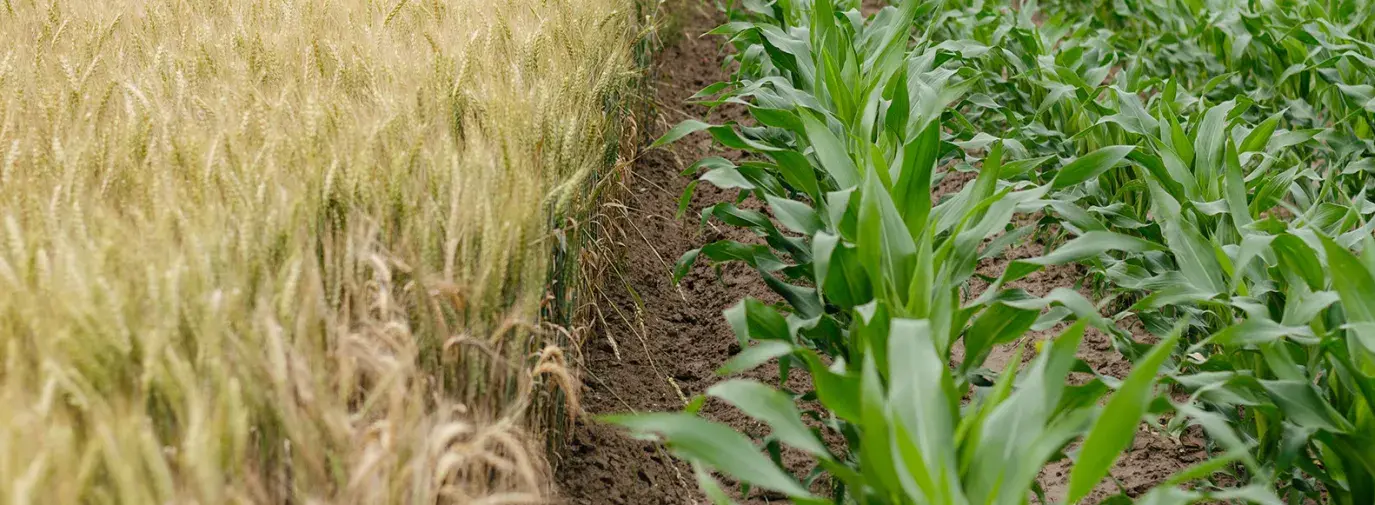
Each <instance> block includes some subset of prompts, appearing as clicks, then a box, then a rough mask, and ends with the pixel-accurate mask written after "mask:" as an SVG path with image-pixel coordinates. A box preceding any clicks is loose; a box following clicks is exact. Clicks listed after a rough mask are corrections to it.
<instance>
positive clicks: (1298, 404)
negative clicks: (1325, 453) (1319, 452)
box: [1260, 380, 1353, 433]
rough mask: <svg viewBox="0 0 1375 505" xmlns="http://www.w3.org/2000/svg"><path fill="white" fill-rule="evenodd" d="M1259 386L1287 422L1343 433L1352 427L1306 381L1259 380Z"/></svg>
mask: <svg viewBox="0 0 1375 505" xmlns="http://www.w3.org/2000/svg"><path fill="white" fill-rule="evenodd" d="M1260 385H1261V387H1263V388H1265V392H1266V393H1267V394H1269V396H1270V399H1271V400H1273V401H1274V402H1275V405H1278V406H1279V408H1280V411H1281V412H1283V413H1284V416H1285V417H1286V418H1287V419H1289V420H1290V421H1291V422H1293V423H1295V424H1298V425H1299V426H1303V427H1307V428H1317V429H1320V430H1326V431H1329V432H1336V433H1345V432H1348V431H1351V430H1352V429H1353V426H1351V423H1350V422H1349V421H1347V420H1346V419H1345V418H1343V417H1342V416H1341V414H1339V413H1337V411H1336V410H1334V409H1333V408H1332V405H1330V404H1328V403H1327V401H1326V400H1324V399H1323V398H1322V395H1321V394H1320V393H1318V390H1317V388H1315V387H1314V386H1313V384H1311V383H1309V382H1307V381H1292V380H1274V381H1270V380H1262V381H1260Z"/></svg>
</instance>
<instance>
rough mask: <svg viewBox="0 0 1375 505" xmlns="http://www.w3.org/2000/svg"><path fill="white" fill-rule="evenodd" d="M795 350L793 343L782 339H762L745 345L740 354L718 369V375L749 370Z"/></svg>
mask: <svg viewBox="0 0 1375 505" xmlns="http://www.w3.org/2000/svg"><path fill="white" fill-rule="evenodd" d="M792 352H793V345H792V344H790V343H788V342H784V341H781V340H762V341H759V342H758V343H756V344H755V345H752V346H748V347H745V349H744V350H742V351H740V353H739V354H736V355H735V356H732V357H731V359H729V360H727V361H726V363H725V364H724V365H721V368H718V369H717V370H716V374H717V375H731V374H736V373H740V372H744V371H747V370H753V369H755V368H757V367H759V365H763V364H764V363H768V362H769V361H772V360H774V359H776V358H779V357H782V356H786V355H788V354H790V353H792Z"/></svg>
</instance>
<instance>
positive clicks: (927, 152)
mask: <svg viewBox="0 0 1375 505" xmlns="http://www.w3.org/2000/svg"><path fill="white" fill-rule="evenodd" d="M940 140H941V137H940V122H939V121H933V122H932V123H931V124H930V125H928V126H927V127H926V129H924V130H922V133H921V135H920V136H918V137H917V139H916V140H914V141H912V142H911V143H908V144H907V145H906V146H904V147H903V156H904V158H903V164H902V167H901V172H900V173H899V175H898V180H897V182H895V183H894V186H893V203H894V205H896V206H897V208H898V212H899V214H900V215H901V216H902V220H903V222H905V223H906V224H907V231H908V233H909V234H910V235H911V236H913V237H917V236H920V235H921V232H922V230H925V229H926V226H927V223H926V220H927V217H928V216H930V214H931V171H932V170H933V169H934V168H935V165H936V158H937V156H938V155H939V150H940Z"/></svg>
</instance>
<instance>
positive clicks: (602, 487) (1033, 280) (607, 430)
mask: <svg viewBox="0 0 1375 505" xmlns="http://www.w3.org/2000/svg"><path fill="white" fill-rule="evenodd" d="M868 3H873V2H867V3H866V4H868ZM668 8H671V9H674V15H675V16H676V18H677V21H679V22H680V25H679V26H680V29H681V31H682V35H681V36H677V37H676V38H674V39H673V40H672V42H671V43H670V44H669V45H668V46H667V47H665V48H664V51H663V53H662V54H661V55H660V67H659V68H658V75H657V84H656V97H655V98H656V102H657V104H658V108H659V112H660V115H661V118H660V120H659V121H656V124H654V125H652V126H651V130H653V131H652V132H651V134H652V135H654V136H657V135H658V134H660V133H662V132H663V131H664V130H666V129H667V128H668V127H670V126H672V125H673V124H675V123H677V122H678V121H681V120H683V119H689V118H698V117H702V116H703V115H706V114H707V111H706V109H705V108H702V107H696V106H691V105H687V104H685V103H684V102H685V100H686V99H687V98H688V97H690V96H691V95H692V94H693V93H695V92H697V91H698V90H700V89H701V88H703V87H705V86H707V85H709V84H712V83H714V82H717V81H720V80H723V79H725V78H727V77H728V76H727V74H726V72H725V71H723V70H722V69H721V68H720V66H719V62H720V61H721V56H722V55H723V53H722V49H721V48H720V47H719V42H720V41H719V40H718V39H714V38H702V37H699V36H698V34H701V33H705V32H706V31H708V30H710V29H712V28H714V27H715V26H716V25H717V24H718V23H719V21H720V19H721V16H720V14H719V13H717V12H716V11H715V8H714V7H713V6H711V5H710V4H708V3H706V2H701V1H700V0H678V1H674V2H670V5H669V7H668ZM741 117H742V114H741V112H740V111H739V110H730V109H727V110H720V111H717V112H716V113H714V114H713V115H712V116H710V117H709V120H710V121H711V122H723V121H727V120H732V119H736V120H738V119H740V118H741ZM741 154H742V153H740V152H722V151H721V150H719V149H718V148H716V147H715V146H713V144H712V141H711V140H710V139H709V138H707V137H706V136H701V135H699V136H694V137H691V138H689V139H687V140H685V141H682V142H679V143H677V144H675V145H674V146H673V147H672V148H671V149H667V150H653V151H648V152H645V153H644V154H643V155H642V157H641V159H640V160H639V161H638V163H637V165H636V167H635V169H634V176H633V178H632V179H633V180H631V181H629V183H628V185H629V187H630V195H629V197H628V199H627V201H626V202H625V205H627V206H628V207H629V208H630V213H631V214H630V215H631V216H634V219H633V220H632V221H631V222H630V223H629V226H628V228H627V229H626V235H627V238H626V241H625V259H624V261H622V262H620V263H619V265H618V267H617V268H616V269H614V270H613V271H612V273H611V275H610V277H611V278H609V279H606V281H605V282H606V289H605V294H604V297H603V299H599V300H596V304H597V306H598V307H599V310H600V312H601V313H602V316H603V318H604V320H605V324H602V325H599V327H597V328H595V331H594V332H592V333H591V336H590V337H589V339H588V341H587V342H585V343H584V345H583V348H582V349H581V352H580V353H578V354H577V355H579V356H580V358H581V362H580V363H579V365H580V366H581V369H582V379H583V383H584V391H583V408H584V410H585V412H586V414H588V415H584V416H582V417H581V418H580V420H579V421H578V423H577V424H576V426H574V428H573V430H572V433H571V434H570V436H569V439H570V442H569V447H568V451H567V453H566V454H565V455H563V457H562V459H561V460H558V461H556V462H555V463H556V467H557V468H558V472H557V482H558V485H559V487H560V489H561V491H562V493H563V497H564V499H565V500H566V502H567V503H569V504H573V505H603V504H635V505H640V504H697V503H705V501H704V500H703V499H702V498H701V495H700V493H699V492H698V490H697V486H696V484H695V482H694V481H693V478H692V474H691V471H690V470H689V469H688V467H687V466H686V465H684V464H682V463H680V462H677V461H675V460H674V459H673V458H672V457H670V456H669V455H668V454H667V452H666V451H665V450H663V449H662V448H661V447H659V446H658V444H654V443H650V442H645V441H640V440H635V439H632V438H629V437H627V436H626V435H625V434H624V433H622V432H621V431H619V430H618V429H616V428H614V427H611V426H606V425H599V424H596V423H595V422H594V421H593V420H592V419H591V417H590V416H594V415H599V414H610V413H622V412H648V411H664V410H677V409H681V408H682V407H683V405H684V403H685V401H686V399H687V398H690V397H692V396H693V395H695V394H699V393H701V392H703V391H704V390H706V388H708V387H710V386H711V384H713V383H714V382H716V380H717V378H716V376H715V374H714V373H713V371H714V370H715V369H716V368H717V367H718V366H720V365H721V363H723V362H724V361H725V360H726V359H728V358H729V357H730V356H732V355H733V354H735V353H736V352H738V351H739V348H738V345H737V344H736V342H735V338H734V336H733V334H732V333H731V330H730V328H729V326H728V325H727V324H726V322H725V319H724V318H723V317H722V315H721V311H723V310H725V309H726V308H728V307H729V306H731V305H732V304H734V303H736V302H737V301H739V300H740V299H741V298H744V297H746V296H753V297H756V298H761V299H765V300H773V299H774V297H773V295H772V293H771V292H770V291H769V290H768V289H767V288H766V287H765V286H764V285H763V283H762V281H761V280H760V279H759V275H758V273H756V272H754V271H753V270H750V269H748V268H747V267H743V266H740V265H735V266H731V267H727V268H724V269H722V271H721V275H720V276H719V277H718V276H717V274H716V273H715V272H714V271H713V270H712V269H711V268H709V267H707V266H705V265H703V264H699V265H697V267H696V268H694V269H693V271H692V272H691V273H690V274H689V275H688V276H687V277H686V278H685V279H684V280H683V282H682V284H681V285H680V286H677V287H675V286H673V285H672V283H671V280H670V269H671V266H672V264H673V262H674V261H676V260H677V259H678V257H679V256H681V255H682V254H683V253H684V252H685V251H687V250H689V249H692V248H694V247H698V246H700V245H702V244H705V243H707V242H710V241H713V240H718V239H721V238H732V239H736V240H749V239H750V236H749V234H748V232H744V231H742V230H738V229H733V228H729V227H722V228H719V229H718V228H708V229H707V230H705V231H702V230H699V228H698V220H697V219H696V216H697V215H698V213H699V211H700V210H701V209H702V208H703V207H705V206H707V205H711V204H714V203H718V202H721V201H725V200H727V199H729V198H731V197H732V196H733V194H726V193H724V192H721V191H719V190H716V189H715V188H714V187H711V186H710V185H707V184H703V185H700V186H699V187H698V189H697V195H696V197H695V198H694V200H693V202H692V206H691V208H690V209H689V211H688V214H687V216H688V217H686V218H685V219H683V220H675V219H674V213H675V212H676V209H677V205H678V197H679V196H680V195H681V194H682V192H683V189H684V188H685V187H686V185H687V183H688V182H689V181H690V179H689V178H688V177H683V176H680V175H679V172H681V171H682V169H684V168H685V167H687V166H688V165H689V164H691V163H693V162H695V161H697V160H698V159H701V158H702V157H705V156H710V155H716V156H724V157H727V158H731V159H737V160H738V159H739V158H740V157H741ZM971 178H972V177H971V174H951V176H950V177H948V178H947V179H946V180H944V181H942V184H940V185H939V186H938V187H937V194H943V193H947V192H954V191H958V190H959V189H960V188H961V187H962V186H963V184H964V182H966V181H969V180H970V179H971ZM1040 253H1041V247H1040V246H1039V245H1037V244H1028V245H1025V246H1023V247H1019V248H1014V249H1011V250H1009V251H1008V252H1007V253H1006V254H1005V257H1004V258H1003V259H997V260H990V261H989V262H987V263H986V264H985V265H983V266H981V268H980V270H981V271H982V272H985V273H990V272H995V271H1000V269H1001V268H1002V266H1003V265H1005V264H1006V263H1007V261H1009V260H1008V259H1006V258H1025V257H1032V256H1036V255H1039V254H1040ZM1083 276H1084V274H1083V272H1080V271H1079V270H1077V269H1076V267H1073V266H1067V267H1063V268H1052V269H1048V270H1046V271H1044V272H1041V273H1038V274H1035V275H1032V276H1030V277H1028V278H1026V279H1023V280H1022V281H1020V282H1019V283H1018V284H1017V287H1022V288H1024V289H1027V290H1028V291H1029V292H1032V293H1033V294H1036V295H1044V294H1046V293H1047V292H1049V291H1050V290H1051V289H1053V288H1055V287H1061V286H1064V287H1073V285H1074V284H1075V282H1076V281H1078V280H1080V279H1082V278H1083ZM974 289H980V287H979V286H974ZM1085 294H1086V295H1087V294H1088V293H1085ZM1051 334H1053V332H1045V333H1043V334H1040V335H1038V336H1048V335H1051ZM1011 354H1012V353H1011V350H1010V349H1000V350H999V351H998V352H995V354H994V355H993V356H992V357H990V360H989V363H988V366H989V367H990V368H993V369H997V368H1000V367H1001V366H1002V365H1003V364H1005V362H1006V361H1005V360H1006V359H1008V357H1010V356H1011ZM1080 355H1081V357H1082V358H1083V359H1085V361H1087V362H1088V363H1089V364H1090V365H1091V366H1093V367H1094V368H1095V369H1097V370H1099V371H1100V373H1104V374H1107V375H1113V376H1117V377H1123V376H1125V374H1126V373H1127V372H1128V371H1129V370H1130V364H1129V363H1127V362H1125V361H1123V359H1122V358H1121V356H1119V355H1118V354H1117V353H1116V352H1115V351H1114V350H1112V348H1111V345H1110V343H1109V341H1108V338H1107V337H1106V336H1105V335H1103V334H1101V333H1098V332H1091V333H1090V334H1089V335H1086V338H1085V342H1084V347H1083V348H1082V349H1081V353H1080ZM1029 358H1030V356H1029V355H1028V357H1027V359H1029ZM753 375H754V376H755V377H756V378H759V379H761V380H769V379H770V378H771V377H776V368H775V369H772V370H770V369H768V368H764V369H761V370H758V371H756V373H755V374H753ZM704 412H705V415H707V416H708V417H710V418H712V419H714V420H716V421H720V422H725V423H728V424H731V425H732V426H735V427H736V428H739V429H742V430H745V431H753V430H759V428H760V427H759V426H757V425H755V423H753V422H752V421H750V420H749V419H748V418H745V417H744V416H742V415H740V414H739V413H737V412H735V411H733V410H730V409H727V408H724V407H723V406H721V405H719V404H710V403H709V404H708V406H707V408H706V409H705V410H704ZM1199 443H1200V441H1199V440H1197V439H1196V438H1195V439H1189V440H1184V441H1175V440H1172V439H1169V438H1168V437H1163V436H1159V435H1155V434H1151V433H1141V434H1140V436H1138V437H1137V440H1136V443H1135V444H1134V446H1133V448H1132V451H1131V452H1130V453H1129V454H1127V455H1126V456H1124V457H1123V458H1122V460H1121V461H1120V462H1119V464H1118V465H1117V467H1116V468H1114V469H1113V470H1112V472H1111V473H1112V475H1113V477H1114V478H1116V479H1118V480H1119V481H1121V484H1122V485H1123V486H1124V487H1125V488H1127V489H1128V490H1129V491H1137V492H1140V491H1143V490H1145V489H1146V488H1148V487H1149V486H1150V485H1152V484H1154V483H1157V482H1159V481H1161V480H1163V479H1164V478H1165V477H1166V476H1168V475H1169V474H1170V473H1172V472H1174V471H1175V470H1178V469H1181V468H1183V467H1185V466H1187V465H1188V464H1190V463H1192V462H1194V461H1196V460H1197V459H1198V458H1199V456H1200V455H1201V453H1202V448H1201V446H1200V445H1199ZM1068 480H1069V465H1068V464H1065V463H1061V464H1059V465H1055V466H1052V467H1050V468H1047V469H1046V471H1045V472H1043V474H1042V482H1043V484H1044V485H1045V486H1046V489H1047V491H1048V493H1049V494H1050V496H1051V497H1052V498H1058V497H1060V496H1063V493H1064V490H1065V487H1066V484H1067V482H1068ZM1115 488H1116V485H1114V484H1111V483H1105V484H1103V485H1101V486H1100V487H1099V489H1098V491H1097V492H1096V493H1095V494H1094V496H1096V497H1097V499H1101V497H1102V496H1105V495H1106V494H1108V492H1109V491H1111V490H1114V489H1115ZM1132 494H1135V493H1132ZM751 498H752V499H751V500H750V502H752V503H768V502H770V500H769V499H768V497H760V496H754V497H751ZM780 501H781V500H777V499H775V500H773V502H774V503H777V502H780Z"/></svg>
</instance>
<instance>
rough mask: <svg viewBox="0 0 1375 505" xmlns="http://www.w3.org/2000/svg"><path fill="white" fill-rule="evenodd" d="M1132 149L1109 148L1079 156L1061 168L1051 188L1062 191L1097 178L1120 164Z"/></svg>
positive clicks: (1130, 147) (1121, 147)
mask: <svg viewBox="0 0 1375 505" xmlns="http://www.w3.org/2000/svg"><path fill="white" fill-rule="evenodd" d="M1134 149H1136V146H1110V147H1104V148H1102V149H1099V150H1097V151H1094V152H1091V153H1089V154H1086V155H1084V156H1081V157H1080V158H1079V159H1076V160H1074V161H1072V162H1070V163H1069V164H1068V165H1065V166H1064V167H1063V168H1061V169H1060V172H1059V173H1057V174H1055V179H1054V180H1052V181H1051V186H1052V187H1054V189H1063V188H1067V187H1070V186H1073V185H1076V184H1080V183H1083V182H1085V181H1088V180H1091V179H1093V178H1095V177H1098V176H1099V174H1102V173H1103V172H1106V171H1108V169H1110V168H1112V167H1114V166H1117V164H1118V163H1121V162H1122V160H1124V159H1126V157H1127V155H1128V154H1130V153H1131V152H1132V150H1134Z"/></svg>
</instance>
